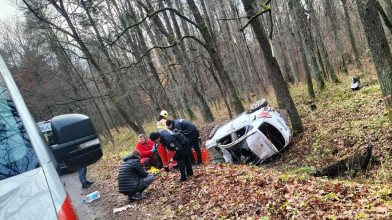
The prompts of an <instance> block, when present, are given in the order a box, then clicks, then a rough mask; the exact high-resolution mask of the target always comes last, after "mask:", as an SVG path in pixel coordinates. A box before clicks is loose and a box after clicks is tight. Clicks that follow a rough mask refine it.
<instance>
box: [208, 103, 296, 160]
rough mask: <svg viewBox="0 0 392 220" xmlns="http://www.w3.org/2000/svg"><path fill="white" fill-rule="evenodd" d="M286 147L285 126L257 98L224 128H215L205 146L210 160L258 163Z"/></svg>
mask: <svg viewBox="0 0 392 220" xmlns="http://www.w3.org/2000/svg"><path fill="white" fill-rule="evenodd" d="M289 144H291V132H290V128H289V126H288V125H287V124H286V122H285V120H284V119H283V118H282V117H281V115H280V114H279V112H277V111H276V110H275V109H274V108H272V107H269V106H268V102H267V101H266V100H265V99H261V100H258V101H257V102H255V103H253V104H252V106H251V107H250V109H249V110H247V111H246V112H244V113H242V114H240V115H238V116H237V117H236V118H234V119H232V120H231V121H229V122H228V123H226V124H225V125H222V126H219V125H217V126H215V127H214V129H213V130H212V131H211V134H210V140H207V142H206V147H207V149H208V151H209V154H210V158H211V159H212V160H216V161H225V162H230V163H253V164H259V163H262V162H263V161H264V160H265V159H267V158H268V157H271V156H273V155H275V154H277V153H278V152H280V151H281V150H283V149H284V148H285V147H287V146H288V145H289Z"/></svg>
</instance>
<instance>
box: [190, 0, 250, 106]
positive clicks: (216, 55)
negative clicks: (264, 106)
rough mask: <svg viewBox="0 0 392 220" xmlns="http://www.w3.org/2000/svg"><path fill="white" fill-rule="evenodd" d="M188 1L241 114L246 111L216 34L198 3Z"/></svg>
mask: <svg viewBox="0 0 392 220" xmlns="http://www.w3.org/2000/svg"><path fill="white" fill-rule="evenodd" d="M187 3H188V5H189V7H190V9H191V12H192V14H193V16H194V17H195V20H196V22H197V24H198V25H199V27H201V30H199V31H200V32H201V34H202V36H203V39H204V41H205V49H206V50H207V52H208V54H209V55H210V58H211V59H212V63H213V65H214V67H215V69H216V71H217V72H218V75H219V77H220V79H221V80H222V81H223V82H224V83H225V85H226V86H227V88H228V90H229V92H230V94H231V97H232V98H233V103H232V104H233V107H234V110H235V112H236V113H237V114H241V113H242V112H244V111H245V108H244V106H243V105H242V103H241V100H240V98H239V97H238V94H237V92H236V91H235V88H234V85H233V82H232V81H231V80H230V77H229V73H228V72H227V69H226V68H225V66H224V65H223V62H222V58H221V56H220V54H219V52H218V49H217V46H216V41H215V36H214V35H213V33H211V32H210V31H209V30H208V28H207V25H206V23H205V21H204V19H203V17H202V15H201V14H200V11H199V9H198V8H197V6H196V3H195V2H194V0H187Z"/></svg>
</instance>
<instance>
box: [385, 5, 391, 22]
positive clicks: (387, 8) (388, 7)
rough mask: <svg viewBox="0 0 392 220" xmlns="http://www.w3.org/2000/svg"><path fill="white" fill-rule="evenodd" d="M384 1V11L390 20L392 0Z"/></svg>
mask: <svg viewBox="0 0 392 220" xmlns="http://www.w3.org/2000/svg"><path fill="white" fill-rule="evenodd" d="M384 3H385V12H386V14H387V16H388V19H389V20H390V21H392V1H391V0H384Z"/></svg>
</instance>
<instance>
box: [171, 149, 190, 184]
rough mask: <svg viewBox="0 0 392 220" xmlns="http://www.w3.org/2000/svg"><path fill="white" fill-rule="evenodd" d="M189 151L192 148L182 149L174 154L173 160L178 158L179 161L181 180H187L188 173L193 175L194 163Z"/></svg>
mask: <svg viewBox="0 0 392 220" xmlns="http://www.w3.org/2000/svg"><path fill="white" fill-rule="evenodd" d="M189 151H190V149H181V150H179V151H176V153H175V154H174V156H173V160H176V161H177V163H178V168H179V169H180V173H181V180H186V176H187V175H188V176H192V175H193V169H192V164H191V161H190V160H189V157H188V155H189ZM185 171H186V172H185Z"/></svg>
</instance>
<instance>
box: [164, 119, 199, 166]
mask: <svg viewBox="0 0 392 220" xmlns="http://www.w3.org/2000/svg"><path fill="white" fill-rule="evenodd" d="M166 126H167V127H168V128H169V129H170V130H175V131H177V132H181V133H182V134H183V135H185V137H187V138H188V140H189V145H190V146H193V148H194V149H195V151H196V154H197V164H202V161H201V151H200V141H201V139H200V133H199V130H198V129H197V128H196V126H195V125H194V124H192V123H191V122H189V121H187V120H184V119H177V120H167V121H166ZM189 159H190V160H191V163H192V164H195V158H194V157H193V153H192V152H190V155H189Z"/></svg>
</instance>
